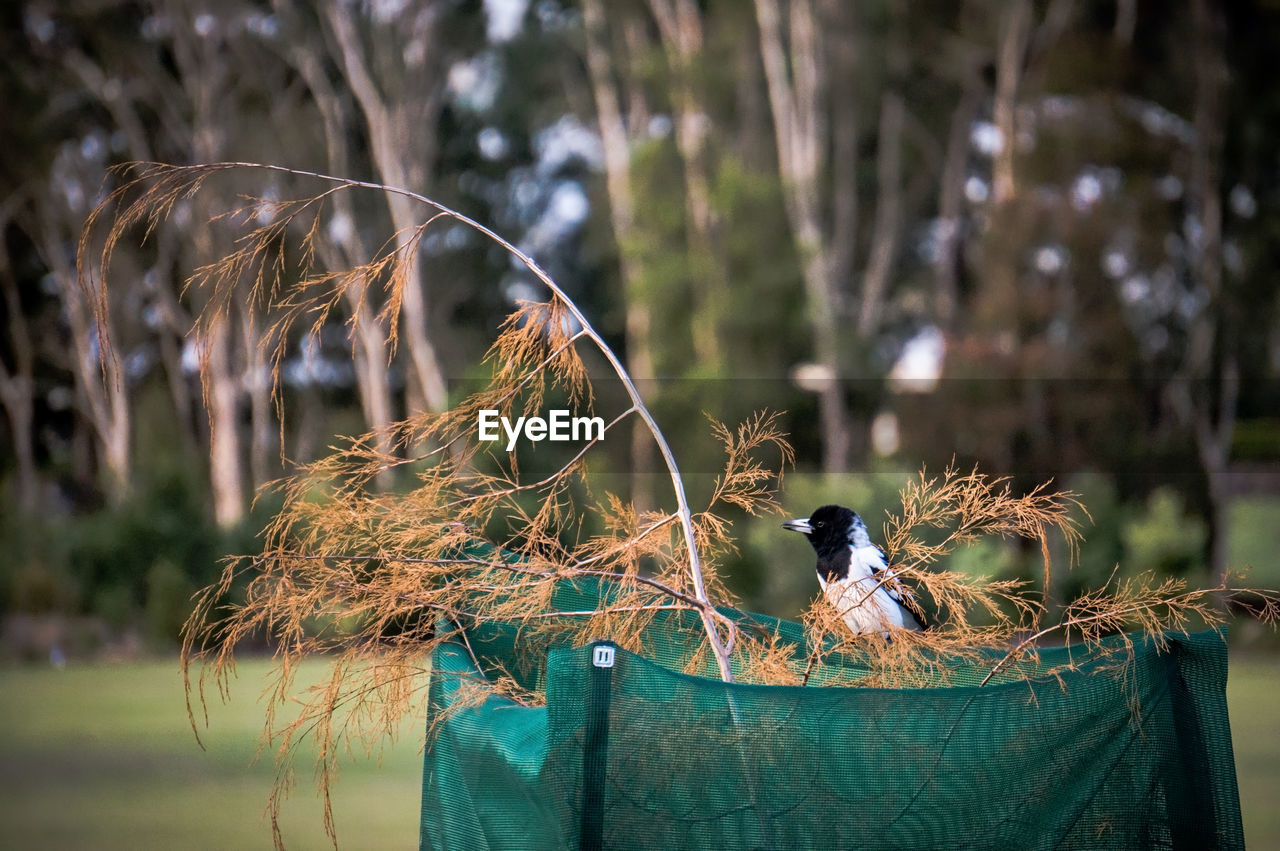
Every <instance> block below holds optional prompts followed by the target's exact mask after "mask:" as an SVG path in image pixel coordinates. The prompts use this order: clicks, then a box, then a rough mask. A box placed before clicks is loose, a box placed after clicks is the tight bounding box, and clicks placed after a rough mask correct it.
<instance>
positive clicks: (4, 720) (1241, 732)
mask: <svg viewBox="0 0 1280 851" xmlns="http://www.w3.org/2000/svg"><path fill="white" fill-rule="evenodd" d="M266 669H267V663H266V662H265V661H254V662H249V663H245V664H242V665H241V666H240V677H239V679H238V680H237V681H236V682H235V683H234V684H233V700H232V702H231V704H230V705H226V706H223V705H221V704H211V705H210V728H209V730H208V732H207V735H206V737H205V738H206V745H207V746H208V748H209V750H208V751H207V752H205V751H201V750H200V749H199V747H198V746H197V745H196V743H195V741H194V739H193V738H192V735H191V729H190V727H189V726H188V725H187V719H186V713H185V710H184V709H183V702H182V680H181V675H180V674H179V672H178V668H177V664H176V663H175V662H174V661H172V660H163V661H149V662H141V663H137V664H128V665H106V664H101V665H91V666H71V667H68V668H67V669H65V670H61V671H59V670H53V669H44V668H41V669H35V668H10V669H4V670H0V820H2V823H3V825H4V829H3V837H4V839H3V842H2V843H0V844H3V845H4V846H5V847H11V848H23V849H46V848H47V849H65V848H98V849H104V851H109V850H110V849H116V848H120V849H125V848H129V849H138V848H184V849H202V848H209V849H226V848H237V849H240V848H245V849H251V848H270V847H271V833H270V829H269V827H268V825H267V824H266V823H265V822H264V821H263V820H262V819H261V813H262V809H263V806H264V804H265V802H266V797H267V792H268V790H269V788H270V783H271V766H270V760H269V758H268V759H266V760H264V761H263V762H261V763H259V764H258V765H256V766H253V767H249V762H250V760H251V758H252V756H253V753H254V749H255V746H256V741H257V735H258V732H259V728H260V724H261V709H260V706H259V705H258V703H257V702H256V698H257V695H258V691H259V684H260V683H264V682H265V679H264V677H265V672H266ZM319 671H320V668H319V666H312V667H310V668H308V669H306V670H305V671H304V672H303V674H302V676H303V677H305V676H307V674H308V673H309V674H310V675H311V676H318V674H319ZM1227 697H1228V700H1229V702H1230V706H1231V723H1232V730H1233V734H1234V740H1235V751H1236V768H1237V773H1238V776H1239V781H1240V797H1241V804H1242V806H1243V808H1244V820H1245V838H1246V840H1247V841H1248V844H1249V846H1250V847H1253V848H1280V807H1277V806H1276V802H1277V801H1280V713H1277V711H1276V706H1277V703H1280V658H1276V657H1269V656H1267V657H1263V656H1243V657H1236V656H1233V658H1232V661H1231V672H1230V678H1229V684H1228V687H1227ZM420 772H421V762H420V753H419V740H418V730H417V729H416V723H415V724H413V725H408V724H407V725H406V726H405V727H404V729H403V730H402V735H401V737H400V740H399V742H398V743H397V744H396V745H395V746H394V747H393V748H391V749H390V750H389V751H388V752H387V754H386V755H385V756H384V760H383V764H382V767H381V768H378V767H377V766H376V765H375V764H373V763H371V762H368V761H365V762H360V763H356V764H354V765H348V766H346V767H345V768H344V771H343V774H342V777H341V778H340V780H339V783H338V786H337V788H336V791H335V795H334V807H335V811H336V817H337V821H338V836H339V839H340V840H345V841H344V842H343V845H344V847H352V848H361V849H379V848H397V849H404V848H412V847H415V846H416V844H417V824H418V808H419V806H420V798H419V792H420V788H421V787H420V782H421V781H420ZM298 776H299V784H298V788H297V789H296V791H295V793H294V795H293V797H292V798H291V799H290V800H289V801H288V802H286V804H285V811H284V819H283V830H284V835H285V841H286V842H287V843H288V844H289V847H290V848H300V849H311V848H325V847H327V845H328V843H327V841H326V840H325V837H324V834H323V832H322V830H321V828H320V805H319V803H318V801H317V799H316V797H315V794H314V792H313V786H312V785H311V783H310V782H309V771H308V770H307V767H306V766H303V767H302V770H300V771H299V775H298Z"/></svg>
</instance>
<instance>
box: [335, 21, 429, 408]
mask: <svg viewBox="0 0 1280 851" xmlns="http://www.w3.org/2000/svg"><path fill="white" fill-rule="evenodd" d="M353 8H354V7H352V6H350V5H348V4H344V3H332V4H329V5H328V6H327V8H326V13H327V19H328V21H329V23H330V26H331V28H332V30H333V34H334V38H335V40H336V41H337V43H338V47H339V55H338V60H339V63H340V64H341V66H342V68H343V70H344V73H345V77H346V79H347V82H348V83H349V84H350V86H351V90H352V92H353V93H354V94H355V97H356V102H357V103H358V104H359V105H360V111H361V113H362V114H363V115H364V119H365V125H366V127H367V129H368V131H369V140H370V147H371V149H372V154H373V162H374V166H375V167H376V168H377V170H378V173H379V175H380V179H381V181H382V182H383V183H385V184H387V185H388V186H391V187H395V188H399V189H408V190H412V191H415V192H423V191H425V190H426V188H427V187H426V185H425V184H426V175H427V174H429V173H430V169H431V167H432V165H433V164H434V160H435V145H434V143H431V142H430V141H429V140H431V139H433V138H434V130H433V128H434V126H435V119H436V117H437V115H438V113H439V110H440V106H441V103H442V96H441V91H440V86H439V85H438V84H435V83H432V84H431V86H430V88H428V89H426V90H423V91H418V92H413V93H411V95H412V97H413V103H412V105H413V106H415V107H416V109H414V110H410V109H409V106H410V104H409V103H408V102H407V101H402V102H388V99H387V98H385V97H384V96H383V94H382V93H381V92H380V91H379V87H378V85H377V82H376V81H375V80H374V78H373V75H372V73H371V71H370V69H369V66H368V62H367V57H366V55H365V51H364V49H363V47H362V46H361V44H360V39H359V36H358V33H357V32H356V23H355V20H354V17H353V15H354V12H353ZM427 17H428V18H430V17H431V15H430V14H428V15H427ZM419 35H420V37H421V38H422V39H424V40H425V41H426V42H427V43H428V44H433V45H434V33H433V32H431V31H430V25H428V26H427V27H426V28H425V29H424V31H423V32H420V34H419ZM410 140H413V141H417V142H418V143H419V144H418V150H413V149H412V147H411V146H409V142H410ZM386 200H387V209H388V211H389V212H390V215H391V226H392V228H393V229H394V230H395V233H396V251H398V252H400V254H401V257H400V262H401V267H400V269H401V276H402V278H401V281H400V287H401V288H402V293H401V316H400V318H401V320H402V322H401V326H400V327H401V331H400V334H401V336H403V338H404V342H405V349H406V351H407V353H408V355H409V361H410V364H411V369H410V374H411V376H412V382H411V387H412V390H411V393H413V392H416V393H417V394H418V396H419V399H418V400H417V401H418V404H419V405H421V406H422V407H425V408H426V409H427V410H431V411H443V410H444V409H445V408H446V407H448V392H447V388H446V386H445V379H444V372H443V370H442V368H441V366H440V359H439V357H438V355H437V353H436V349H435V346H434V345H433V344H432V343H431V340H430V337H429V325H430V322H429V310H428V305H427V298H426V291H425V288H424V282H423V280H422V269H421V264H419V263H418V262H417V242H416V240H415V238H414V236H415V232H416V230H417V228H418V225H420V224H421V223H422V219H421V217H420V213H422V212H423V211H422V210H421V208H418V207H416V206H415V205H414V202H413V201H412V200H411V199H409V198H406V197H404V196H403V195H398V194H395V193H392V192H388V193H386Z"/></svg>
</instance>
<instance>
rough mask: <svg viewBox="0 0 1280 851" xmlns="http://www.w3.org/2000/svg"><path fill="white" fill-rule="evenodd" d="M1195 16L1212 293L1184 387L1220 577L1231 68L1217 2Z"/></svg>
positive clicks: (1191, 203) (1227, 443)
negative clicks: (1224, 193) (1225, 162)
mask: <svg viewBox="0 0 1280 851" xmlns="http://www.w3.org/2000/svg"><path fill="white" fill-rule="evenodd" d="M1192 22H1193V25H1194V26H1193V30H1194V35H1193V36H1192V38H1193V39H1194V52H1193V58H1194V61H1195V80H1196V91H1195V107H1194V110H1195V111H1194V115H1193V117H1192V120H1193V122H1194V124H1195V130H1196V135H1195V144H1194V146H1193V148H1192V161H1191V179H1190V181H1189V182H1188V183H1189V185H1188V193H1187V202H1188V207H1189V213H1190V215H1191V216H1192V217H1193V218H1194V219H1195V220H1197V221H1198V223H1199V225H1200V227H1201V239H1200V240H1199V241H1198V243H1197V242H1196V241H1190V240H1189V241H1188V249H1189V255H1190V265H1191V274H1192V276H1193V278H1194V280H1195V281H1196V283H1197V284H1199V286H1200V287H1202V288H1203V289H1204V291H1205V293H1206V294H1207V295H1208V305H1207V306H1206V307H1205V309H1203V310H1201V311H1200V313H1199V315H1198V316H1197V317H1196V318H1194V319H1193V320H1192V321H1191V326H1190V328H1189V329H1188V330H1189V333H1188V340H1187V369H1186V382H1185V384H1186V387H1187V389H1186V391H1185V392H1186V394H1187V398H1188V402H1189V404H1188V408H1189V415H1188V416H1189V418H1190V420H1191V426H1192V430H1193V433H1194V436H1195V441H1196V447H1197V449H1198V452H1199V455H1200V463H1201V466H1202V468H1203V470H1204V475H1205V480H1206V487H1207V496H1208V499H1209V503H1210V511H1209V533H1210V534H1209V542H1208V544H1209V566H1210V570H1211V572H1212V575H1213V578H1214V580H1215V581H1220V580H1222V579H1223V578H1224V577H1225V576H1226V571H1227V553H1228V546H1227V545H1228V530H1227V522H1226V518H1227V509H1228V503H1229V499H1230V493H1229V489H1228V487H1227V482H1228V473H1227V469H1228V462H1229V460H1230V455H1231V438H1232V435H1233V434H1234V431H1235V423H1236V414H1237V405H1238V399H1239V388H1240V369H1239V364H1238V362H1237V360H1236V355H1235V353H1234V351H1232V350H1231V348H1230V347H1231V345H1232V343H1233V342H1234V341H1233V336H1234V335H1232V334H1230V332H1229V327H1228V323H1230V322H1231V321H1232V310H1231V305H1230V304H1229V303H1228V302H1227V300H1226V299H1225V297H1224V292H1223V270H1222V198H1221V183H1222V150H1223V145H1224V139H1223V126H1224V124H1225V115H1224V112H1223V109H1224V106H1223V104H1224V101H1225V89H1226V84H1227V80H1228V70H1227V63H1226V57H1225V53H1224V49H1225V39H1224V25H1223V21H1222V19H1221V16H1220V13H1218V12H1217V11H1216V8H1215V4H1213V3H1212V2H1210V0H1194V2H1193V3H1192ZM1215 387H1216V388H1217V392H1216V394H1215V393H1214V388H1215ZM1197 388H1199V389H1198V390H1197Z"/></svg>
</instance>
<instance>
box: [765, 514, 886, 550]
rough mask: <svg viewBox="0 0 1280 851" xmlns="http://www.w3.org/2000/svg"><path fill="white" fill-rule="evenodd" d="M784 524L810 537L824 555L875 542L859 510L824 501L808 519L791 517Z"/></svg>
mask: <svg viewBox="0 0 1280 851" xmlns="http://www.w3.org/2000/svg"><path fill="white" fill-rule="evenodd" d="M782 528H783V529H790V530H791V531H792V532H800V533H801V534H803V535H804V536H805V537H807V538H808V539H809V543H810V544H812V545H813V548H814V550H816V551H817V553H818V555H819V556H820V557H821V556H831V555H834V554H835V553H837V552H839V551H840V550H842V549H844V548H845V547H848V546H849V545H850V544H853V545H854V546H855V547H867V546H870V545H871V537H870V536H869V535H868V534H867V524H865V523H863V522H862V518H861V517H859V516H858V515H857V512H855V511H853V510H852V509H849V508H845V507H844V506H843V505H824V506H822V507H821V508H819V509H817V510H816V511H814V512H813V514H811V515H809V517H808V519H797V520H788V521H787V522H786V523H783V524H782Z"/></svg>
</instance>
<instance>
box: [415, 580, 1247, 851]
mask: <svg viewBox="0 0 1280 851" xmlns="http://www.w3.org/2000/svg"><path fill="white" fill-rule="evenodd" d="M597 592H598V589H594V588H582V587H580V586H570V587H568V588H566V589H562V592H561V599H559V600H557V605H570V606H574V607H576V606H579V605H582V604H591V603H592V602H593V601H594V599H595V596H596V593H597ZM730 614H731V615H733V616H735V617H738V618H742V619H743V621H744V623H746V624H748V625H749V626H750V627H751V628H764V629H768V630H770V631H771V632H777V633H778V634H779V635H781V636H782V637H783V638H785V639H787V640H790V641H793V642H794V643H795V646H796V648H797V653H798V654H803V653H804V639H803V633H802V630H801V628H800V626H799V625H798V624H795V623H792V622H789V621H779V620H776V619H773V618H769V617H766V616H762V615H747V614H745V613H739V612H733V613H730ZM687 615H688V613H683V612H678V613H671V614H670V616H665V615H664V616H663V617H661V618H659V619H658V620H657V621H656V622H655V625H654V628H653V629H652V630H651V634H646V635H645V637H644V638H645V644H646V652H645V655H644V656H637V655H633V654H630V653H626V652H624V651H622V650H620V649H619V650H617V651H616V653H615V654H614V664H613V666H612V667H609V668H601V667H597V666H595V665H593V647H592V646H586V647H556V646H551V647H549V648H547V650H546V652H545V653H539V654H537V658H540V659H541V663H540V664H537V663H535V664H532V665H530V664H529V659H528V652H527V651H525V652H524V653H523V654H517V653H516V640H517V635H516V630H515V628H514V627H513V626H507V625H501V624H492V625H485V626H484V627H477V628H475V629H472V630H470V631H468V633H467V643H468V644H469V645H470V649H467V648H466V647H464V646H463V645H462V644H461V643H458V644H453V643H449V644H442V645H440V646H439V647H438V649H437V651H436V654H435V657H434V660H433V665H434V667H433V673H432V678H433V680H432V684H431V695H430V707H431V708H430V712H431V713H432V715H433V717H432V718H431V719H429V723H430V722H432V721H434V722H437V723H435V726H434V727H433V728H432V729H433V731H434V732H433V735H432V736H431V738H430V739H429V741H428V743H427V750H426V754H425V763H424V774H423V788H422V796H423V797H422V829H421V841H420V845H421V848H424V849H426V848H431V849H557V848H611V849H676V848H716V849H755V848H778V849H798V848H884V849H929V848H937V849H960V848H975V849H978V848H980V849H994V848H1008V849H1038V848H1044V849H1049V848H1055V849H1112V848H1114V849H1144V848H1169V849H1209V848H1243V847H1244V840H1243V831H1242V827H1241V820H1240V807H1239V797H1238V792H1237V788H1236V775H1235V763H1234V759H1233V755H1232V748H1231V732H1230V727H1229V724H1228V719H1227V708H1226V697H1225V689H1226V673H1227V653H1226V645H1225V643H1224V641H1223V637H1222V636H1221V635H1220V634H1219V633H1216V632H1205V633H1200V634H1195V635H1190V636H1184V635H1172V634H1171V635H1169V636H1167V637H1166V640H1165V642H1164V647H1163V648H1161V647H1159V646H1157V644H1156V643H1154V642H1152V641H1149V640H1144V639H1135V648H1134V658H1133V661H1132V664H1131V665H1129V666H1128V667H1127V668H1126V669H1125V673H1124V676H1123V677H1120V676H1117V675H1116V674H1115V672H1114V671H1113V670H1107V671H1103V670H1102V668H1103V663H1101V662H1098V661H1088V659H1089V654H1088V652H1087V651H1085V650H1084V649H1083V648H1081V647H1066V648H1056V649H1049V650H1045V651H1042V654H1041V663H1040V664H1041V666H1042V668H1045V669H1047V668H1048V667H1050V666H1056V665H1058V664H1061V663H1062V662H1064V661H1066V660H1067V658H1073V659H1074V660H1075V661H1076V662H1077V663H1079V670H1078V671H1075V672H1071V673H1067V674H1065V675H1062V676H1060V677H1058V678H1053V677H1040V678H1037V677H1036V672H1035V671H1034V670H1028V669H1027V668H1025V667H1024V668H1022V669H1020V670H1018V671H1016V672H1008V673H1006V674H1003V675H1002V676H1001V677H1000V678H997V679H996V680H993V681H992V683H990V684H988V685H987V686H985V687H982V688H978V687H976V683H977V682H978V681H979V680H980V679H981V678H982V677H983V676H985V674H986V671H987V670H989V668H990V666H989V665H988V666H986V667H982V666H973V667H972V668H965V667H963V666H959V667H956V668H954V669H953V670H952V676H951V683H952V684H951V685H948V686H945V687H937V688H922V689H903V690H895V689H879V688H815V687H804V688H800V687H782V686H757V685H726V684H724V683H722V682H720V681H719V680H718V679H716V678H715V677H714V675H713V674H712V672H710V671H708V672H707V673H708V676H703V677H696V676H688V675H685V674H682V673H678V671H679V670H681V669H683V668H684V667H685V665H686V664H687V662H688V659H689V654H690V653H691V651H692V647H691V646H689V645H688V644H686V643H685V642H686V641H690V640H692V639H690V636H693V637H694V638H695V639H696V637H697V636H698V634H699V633H698V630H699V629H700V626H699V624H698V622H697V620H696V618H693V619H690V618H689V617H687ZM473 654H474V656H475V657H476V658H478V659H479V660H480V661H481V663H482V665H481V667H477V665H476V663H475V661H474V660H473ZM1067 654H1072V655H1071V656H1070V657H1068V655H1067ZM1001 655H1002V654H1001V653H999V652H997V651H992V657H991V658H992V664H994V660H996V659H999V658H1000V656H1001ZM1082 660H1085V661H1083V662H1082ZM498 670H503V671H506V672H507V673H510V674H513V675H515V676H516V677H517V679H520V680H522V681H523V684H525V685H533V686H538V687H545V689H546V695H547V703H546V706H543V707H533V708H530V707H524V706H521V705H518V704H516V703H514V702H512V701H510V700H508V699H505V698H501V697H496V696H494V697H489V698H488V699H487V700H486V701H485V702H484V703H483V704H482V705H479V706H470V707H467V708H462V709H459V708H457V707H455V706H454V705H453V704H454V701H455V700H456V699H457V697H458V688H459V685H458V684H459V682H460V681H461V679H463V678H470V677H487V676H493V675H494V674H495V672H496V671H498ZM849 672H850V673H852V674H854V675H856V674H857V673H858V671H857V668H856V665H851V668H850V671H849Z"/></svg>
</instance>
